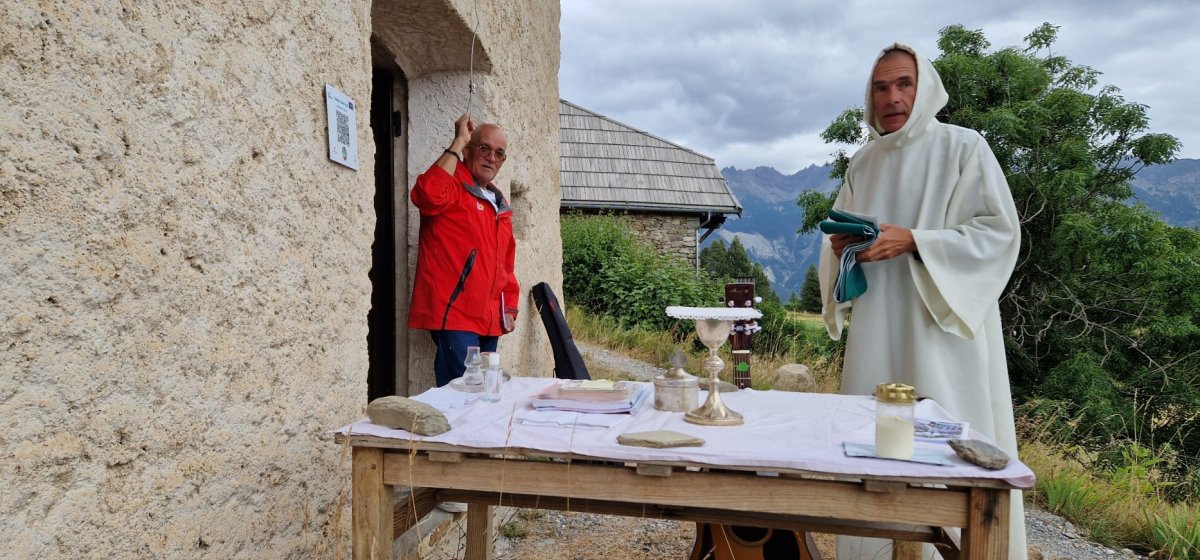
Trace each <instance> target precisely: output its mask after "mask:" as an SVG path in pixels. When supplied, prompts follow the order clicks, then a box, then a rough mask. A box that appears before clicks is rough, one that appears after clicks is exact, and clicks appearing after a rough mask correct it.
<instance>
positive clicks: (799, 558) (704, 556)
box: [690, 523, 821, 560]
mask: <svg viewBox="0 0 1200 560" xmlns="http://www.w3.org/2000/svg"><path fill="white" fill-rule="evenodd" d="M690 560H821V553H820V551H818V550H817V544H816V543H815V542H813V538H812V535H809V534H808V533H804V532H800V531H788V530H785V529H764V528H762V527H742V526H736V525H718V524H714V523H696V545H695V546H694V547H693V548H692V555H691V557H690Z"/></svg>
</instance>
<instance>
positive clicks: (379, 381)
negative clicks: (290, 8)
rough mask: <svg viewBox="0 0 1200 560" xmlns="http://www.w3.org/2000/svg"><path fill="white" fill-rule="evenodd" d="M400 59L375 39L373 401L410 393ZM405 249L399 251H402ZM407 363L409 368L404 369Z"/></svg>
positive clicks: (404, 99)
mask: <svg viewBox="0 0 1200 560" xmlns="http://www.w3.org/2000/svg"><path fill="white" fill-rule="evenodd" d="M394 61H395V57H394V56H392V55H391V54H390V53H388V52H387V50H386V49H385V48H383V47H382V46H379V45H378V44H377V43H376V42H375V41H374V40H373V41H372V68H371V134H372V136H373V138H374V140H375V150H376V152H375V197H374V206H375V218H376V220H375V241H374V243H373V244H372V245H371V271H370V273H369V276H370V279H371V310H370V312H368V314H367V328H368V332H367V356H368V359H369V364H370V365H369V369H368V371H367V401H368V402H370V401H371V400H374V399H376V398H379V397H383V396H387V395H401V396H406V395H407V393H408V382H407V380H408V376H407V367H406V364H407V363H408V329H406V328H405V326H404V321H405V315H406V312H405V310H406V309H407V308H408V290H409V288H408V253H409V251H408V235H407V232H408V196H407V194H408V158H407V154H408V138H407V134H406V133H405V129H406V128H407V127H406V126H405V123H406V122H407V121H406V118H407V113H408V111H407V108H408V83H407V80H406V79H405V77H404V72H403V71H402V70H401V69H400V67H399V66H397V65H396V63H395V62H394ZM397 249H399V250H397ZM402 365H404V367H402Z"/></svg>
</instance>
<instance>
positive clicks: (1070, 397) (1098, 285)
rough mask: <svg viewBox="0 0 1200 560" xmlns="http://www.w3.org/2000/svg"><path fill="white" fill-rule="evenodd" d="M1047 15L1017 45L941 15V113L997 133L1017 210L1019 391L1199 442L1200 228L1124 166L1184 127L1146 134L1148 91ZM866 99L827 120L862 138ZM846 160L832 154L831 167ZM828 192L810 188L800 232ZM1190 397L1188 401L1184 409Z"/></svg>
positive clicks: (830, 137)
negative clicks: (1146, 195) (1156, 201)
mask: <svg viewBox="0 0 1200 560" xmlns="http://www.w3.org/2000/svg"><path fill="white" fill-rule="evenodd" d="M1057 32H1058V27H1057V26H1054V25H1050V24H1043V25H1041V26H1040V27H1038V28H1037V29H1035V30H1034V31H1033V32H1032V33H1030V34H1029V35H1028V36H1027V37H1025V41H1026V45H1025V46H1024V47H1022V48H1004V49H999V50H995V51H992V50H990V49H991V45H990V43H989V42H988V41H987V39H986V38H985V37H984V35H983V34H982V32H980V31H978V30H968V29H966V28H964V27H962V26H961V25H953V26H950V27H946V28H944V29H942V30H941V33H940V38H939V41H938V46H939V48H940V50H941V54H940V56H939V57H938V58H937V59H936V60H935V61H934V66H935V67H936V68H937V70H938V73H939V74H941V77H942V81H943V83H944V84H945V86H946V89H947V91H948V93H949V96H950V99H949V103H948V104H947V105H946V107H945V109H943V110H942V112H941V113H940V114H939V119H940V120H942V121H943V122H948V123H951V124H956V125H959V126H964V127H967V128H972V129H975V130H977V131H979V132H980V133H981V134H983V136H984V137H985V138H986V139H987V141H988V143H989V144H990V146H991V148H992V151H993V152H994V153H995V155H996V158H997V159H998V160H999V162H1000V165H1001V167H1002V168H1003V169H1004V170H1005V172H1006V174H1007V177H1008V183H1009V187H1010V188H1011V190H1012V193H1013V199H1014V200H1015V201H1016V204H1017V210H1018V212H1019V213H1020V216H1021V243H1022V247H1021V253H1020V257H1019V259H1018V262H1017V268H1016V270H1015V271H1014V273H1013V276H1012V279H1011V281H1010V283H1009V286H1008V288H1007V290H1006V291H1005V293H1004V295H1003V296H1002V298H1001V312H1002V316H1003V318H1004V321H1005V331H1006V337H1007V340H1006V343H1007V347H1008V349H1009V352H1008V359H1009V370H1010V372H1011V375H1012V380H1013V384H1014V392H1015V393H1016V395H1017V396H1018V398H1023V399H1030V398H1034V397H1041V398H1048V399H1053V400H1058V401H1061V402H1065V403H1067V404H1068V405H1069V406H1070V407H1072V411H1073V413H1074V414H1075V415H1077V416H1078V417H1081V418H1083V423H1082V425H1081V429H1082V433H1081V434H1080V435H1082V436H1089V435H1090V436H1093V440H1094V441H1106V440H1108V439H1109V438H1111V437H1114V436H1120V437H1129V438H1136V439H1138V440H1139V441H1143V442H1146V443H1149V444H1151V445H1155V446H1160V445H1170V446H1174V448H1175V449H1179V450H1182V453H1183V455H1184V456H1185V457H1188V458H1190V459H1191V462H1192V463H1193V464H1194V463H1195V462H1196V459H1197V458H1198V456H1200V429H1197V428H1198V427H1200V426H1198V424H1200V422H1198V420H1197V412H1196V411H1198V410H1200V336H1198V335H1200V328H1198V326H1197V324H1196V321H1197V317H1198V316H1200V288H1198V286H1200V282H1197V281H1196V280H1195V279H1196V278H1198V277H1200V276H1197V275H1200V250H1198V247H1200V240H1198V239H1197V238H1198V237H1200V234H1198V233H1197V232H1196V231H1193V230H1187V229H1182V228H1176V227H1171V226H1169V225H1166V224H1164V223H1162V222H1161V221H1160V220H1158V219H1157V216H1155V215H1154V214H1153V213H1151V212H1150V211H1148V210H1147V209H1146V208H1144V207H1142V206H1140V205H1134V206H1131V205H1128V204H1126V201H1127V200H1129V199H1130V197H1131V195H1132V189H1131V187H1130V180H1131V179H1132V178H1133V176H1134V174H1136V173H1137V172H1138V170H1140V169H1142V168H1143V167H1145V166H1147V165H1153V164H1161V163H1167V162H1169V161H1171V160H1172V159H1173V158H1174V156H1175V154H1176V153H1177V152H1178V150H1179V142H1178V140H1176V139H1175V138H1174V137H1172V136H1169V135H1166V134H1155V133H1151V132H1150V131H1149V130H1148V129H1149V124H1148V120H1147V117H1146V106H1145V105H1141V104H1138V103H1134V102H1130V101H1126V100H1125V99H1124V98H1123V97H1122V96H1121V93H1120V90H1119V89H1117V88H1116V87H1114V86H1111V85H1105V86H1102V87H1097V85H1098V83H1099V76H1100V73H1099V72H1098V71H1096V70H1094V69H1092V68H1089V67H1087V66H1081V65H1076V64H1074V63H1072V62H1071V61H1070V60H1068V59H1067V58H1065V57H1063V56H1061V55H1055V54H1053V53H1052V52H1051V46H1052V45H1053V44H1054V41H1055V39H1056V36H1057ZM861 123H862V109H861V108H857V107H856V108H851V109H848V110H847V111H845V112H843V113H842V114H841V115H840V116H839V117H838V118H836V119H835V120H834V121H833V122H832V123H831V125H830V126H829V127H828V128H827V129H826V130H825V131H824V132H823V133H822V138H823V139H825V140H826V141H828V142H844V143H849V144H855V143H863V142H865V141H866V140H867V139H868V138H869V136H868V135H867V134H866V130H865V129H864V128H863V125H862V124H861ZM847 163H848V159H847V156H846V154H845V153H844V152H839V153H838V154H837V161H836V162H835V165H834V176H835V177H844V175H845V171H846V166H847ZM835 196H836V193H834V195H832V196H829V197H826V196H824V195H821V194H820V193H816V192H806V193H804V194H802V195H801V196H800V198H799V199H798V200H797V203H798V204H799V205H800V207H801V209H802V225H801V227H800V231H812V230H813V229H814V228H815V226H816V223H817V222H818V221H819V220H820V219H821V217H823V216H824V215H825V214H826V213H827V212H828V210H829V208H830V206H831V205H832V203H833V199H834V197H835ZM1185 411H1191V412H1185Z"/></svg>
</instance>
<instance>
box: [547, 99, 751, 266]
mask: <svg viewBox="0 0 1200 560" xmlns="http://www.w3.org/2000/svg"><path fill="white" fill-rule="evenodd" d="M558 122H559V128H560V130H561V132H560V134H561V138H562V148H561V150H562V155H561V156H560V162H561V163H560V164H559V169H560V171H561V180H562V209H563V211H564V212H569V211H580V212H617V213H623V214H627V215H628V217H629V220H630V223H631V224H632V226H633V228H634V231H635V232H636V233H637V234H638V236H639V237H640V238H641V239H642V240H643V241H646V242H648V243H650V244H651V245H652V246H654V247H658V248H659V249H660V250H662V251H663V252H664V253H666V254H669V255H673V256H678V257H680V258H682V259H684V260H686V261H688V262H691V263H696V264H697V265H698V263H699V249H698V247H699V244H700V241H702V239H703V237H705V236H707V235H708V234H709V233H711V232H712V231H713V230H715V229H717V228H719V227H720V226H721V224H723V223H724V222H725V217H726V216H727V215H729V214H737V215H741V212H742V206H741V204H739V203H738V201H737V198H736V197H734V195H733V192H732V191H730V190H729V185H728V184H727V183H726V182H725V178H724V177H722V176H721V172H720V170H718V169H717V166H716V165H715V164H714V162H713V159H712V158H710V157H708V156H705V155H702V154H698V153H696V152H693V151H692V150H689V149H687V148H685V147H683V146H680V145H678V144H675V143H672V142H668V141H666V140H663V139H662V138H659V137H657V136H654V135H653V134H650V133H648V132H643V131H641V130H638V129H636V128H633V127H631V126H629V125H626V124H622V123H620V122H617V121H615V120H612V119H610V118H608V117H605V116H604V115H601V114H599V113H596V112H593V111H589V110H587V109H584V108H583V107H580V106H578V105H575V104H573V103H570V102H568V101H563V100H560V101H559V111H558Z"/></svg>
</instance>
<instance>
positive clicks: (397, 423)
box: [367, 395, 450, 436]
mask: <svg viewBox="0 0 1200 560" xmlns="http://www.w3.org/2000/svg"><path fill="white" fill-rule="evenodd" d="M367 418H370V419H371V423H372V424H378V425H380V426H387V427H389V428H398V429H401V430H407V431H409V432H412V433H414V434H420V435H423V436H436V435H438V434H444V433H446V432H448V431H450V421H449V420H446V415H445V414H442V411H440V410H438V409H436V408H434V407H433V406H431V405H429V404H428V403H423V402H421V401H415V400H413V399H410V398H407V397H400V396H396V395H391V396H387V397H379V398H378V399H375V400H373V401H371V403H370V404H368V405H367Z"/></svg>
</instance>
